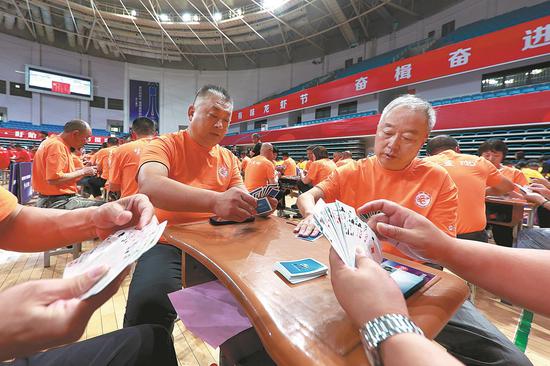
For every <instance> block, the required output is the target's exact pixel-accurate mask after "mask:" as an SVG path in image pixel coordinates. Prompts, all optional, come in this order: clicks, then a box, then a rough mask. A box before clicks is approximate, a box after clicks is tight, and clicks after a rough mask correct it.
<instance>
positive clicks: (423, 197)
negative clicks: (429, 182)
mask: <svg viewBox="0 0 550 366" xmlns="http://www.w3.org/2000/svg"><path fill="white" fill-rule="evenodd" d="M414 201H415V203H416V205H417V206H418V207H420V208H426V207H428V206H429V205H430V203H431V202H432V196H431V195H430V194H429V193H426V192H418V194H417V195H416V198H415V200H414Z"/></svg>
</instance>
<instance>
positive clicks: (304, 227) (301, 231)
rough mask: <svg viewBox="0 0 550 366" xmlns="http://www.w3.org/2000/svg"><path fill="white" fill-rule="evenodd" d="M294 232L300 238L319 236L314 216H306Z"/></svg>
mask: <svg viewBox="0 0 550 366" xmlns="http://www.w3.org/2000/svg"><path fill="white" fill-rule="evenodd" d="M294 232H295V233H298V235H299V236H317V235H319V229H317V226H315V221H314V220H313V215H309V216H306V217H305V218H304V219H303V220H302V221H300V222H299V223H298V225H296V227H295V228H294Z"/></svg>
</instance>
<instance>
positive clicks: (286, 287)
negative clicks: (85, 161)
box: [164, 216, 468, 365]
mask: <svg viewBox="0 0 550 366" xmlns="http://www.w3.org/2000/svg"><path fill="white" fill-rule="evenodd" d="M293 229H294V226H293V225H291V224H290V223H288V222H287V221H286V220H284V219H281V218H278V217H275V216H270V217H269V218H267V219H264V218H256V220H255V222H251V223H246V224H235V225H227V226H218V227H213V226H212V225H210V224H209V223H208V222H204V223H203V222H201V223H194V224H191V225H189V224H187V225H177V226H172V227H169V228H167V229H166V231H165V233H164V237H165V238H166V239H167V241H168V242H169V243H171V244H172V245H175V246H177V247H179V248H181V249H182V251H183V252H184V253H186V254H187V255H189V256H192V257H193V258H194V259H196V260H197V261H198V262H200V263H202V265H204V266H205V267H206V268H207V269H208V270H209V271H211V272H212V273H213V274H214V275H215V276H216V277H217V278H218V279H219V280H220V281H221V282H222V283H223V284H224V285H225V286H226V287H227V288H228V289H229V290H230V291H231V293H232V294H233V295H234V296H235V298H236V299H237V300H238V301H239V303H240V304H241V305H242V307H243V309H244V310H245V311H246V313H247V315H248V317H249V318H250V321H251V323H252V324H253V325H254V328H255V331H256V332H257V333H258V335H259V338H260V340H261V342H262V344H263V346H264V348H265V349H266V351H267V353H268V354H269V356H270V357H271V358H272V360H273V361H274V362H275V363H277V365H313V364H317V365H360V364H361V365H367V364H368V362H367V359H366V357H365V354H364V351H363V347H362V345H361V341H360V339H359V333H358V330H357V328H356V327H355V326H354V325H353V324H352V322H351V321H350V320H349V319H348V317H347V315H346V314H345V313H344V311H343V309H342V308H341V307H340V305H339V304H338V302H337V300H336V297H335V296H334V292H333V290H332V285H331V282H330V278H329V275H327V276H323V277H320V278H316V279H314V280H311V281H306V282H303V283H300V284H296V285H291V284H289V283H288V282H287V281H286V280H285V279H284V278H283V277H282V276H281V275H279V274H278V273H275V272H274V271H273V264H274V263H275V262H276V261H281V260H295V259H301V258H307V257H311V258H314V259H316V260H318V261H320V262H322V263H324V264H326V265H328V264H329V260H328V255H329V248H330V243H329V242H328V241H327V240H326V238H324V237H323V238H320V239H319V240H317V241H315V242H313V243H310V242H306V241H304V240H300V239H298V238H296V237H295V235H294V233H293V232H292V230H293ZM385 257H386V258H388V259H391V260H394V261H397V262H400V263H403V264H407V265H409V266H413V267H416V268H419V269H421V270H422V271H424V272H430V273H434V274H436V276H435V277H434V278H433V279H432V280H431V281H430V282H428V283H427V284H426V285H424V287H422V288H421V289H420V290H418V291H417V292H416V293H415V294H413V295H412V296H411V297H410V298H409V299H407V306H408V309H409V313H410V315H411V317H412V319H413V320H414V321H415V323H416V324H418V326H420V327H421V328H422V330H423V331H424V333H425V334H426V336H427V337H430V338H433V337H435V336H436V335H437V334H438V332H439V331H440V330H441V329H442V328H443V326H444V325H445V324H446V323H447V321H448V320H449V319H450V318H451V316H452V315H453V314H454V312H455V311H456V310H457V309H458V308H459V306H460V305H461V304H462V302H463V301H464V300H465V299H466V297H467V296H468V287H467V285H466V283H465V282H464V281H463V280H462V279H460V278H458V277H456V276H454V275H452V274H449V273H445V272H442V271H438V270H436V269H433V268H430V267H426V266H423V265H420V264H417V263H414V262H411V261H407V260H405V259H402V258H399V257H395V256H392V255H389V254H388V255H385ZM184 262H185V261H184Z"/></svg>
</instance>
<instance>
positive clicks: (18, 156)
mask: <svg viewBox="0 0 550 366" xmlns="http://www.w3.org/2000/svg"><path fill="white" fill-rule="evenodd" d="M14 156H15V159H14V162H16V163H23V162H25V163H27V162H30V161H32V155H31V153H30V152H29V151H28V150H27V149H26V148H24V147H23V146H21V145H20V144H15V151H14Z"/></svg>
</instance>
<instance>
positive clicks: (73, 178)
mask: <svg viewBox="0 0 550 366" xmlns="http://www.w3.org/2000/svg"><path fill="white" fill-rule="evenodd" d="M91 136H92V129H91V128H90V125H89V124H88V123H86V122H84V121H83V120H80V119H74V120H72V121H69V122H67V123H66V124H65V126H64V127H63V132H62V133H61V134H60V135H53V136H50V137H49V138H48V139H46V140H44V141H43V142H42V143H41V144H40V146H39V147H38V150H37V151H36V154H35V155H34V161H33V164H32V188H33V189H34V190H35V191H36V192H38V194H39V198H38V201H37V202H36V206H37V207H46V208H60V209H67V210H74V209H76V208H82V207H90V206H100V205H101V204H103V202H101V201H95V200H88V199H85V198H82V197H79V196H77V195H76V192H77V188H76V182H77V181H78V180H80V179H81V178H83V177H88V176H94V175H95V174H96V173H97V171H96V169H95V167H91V166H88V167H83V168H80V169H76V168H75V166H74V161H73V158H72V154H71V148H74V149H75V150H80V149H81V148H82V147H84V145H85V144H86V142H88V139H89V138H90V137H91Z"/></svg>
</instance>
